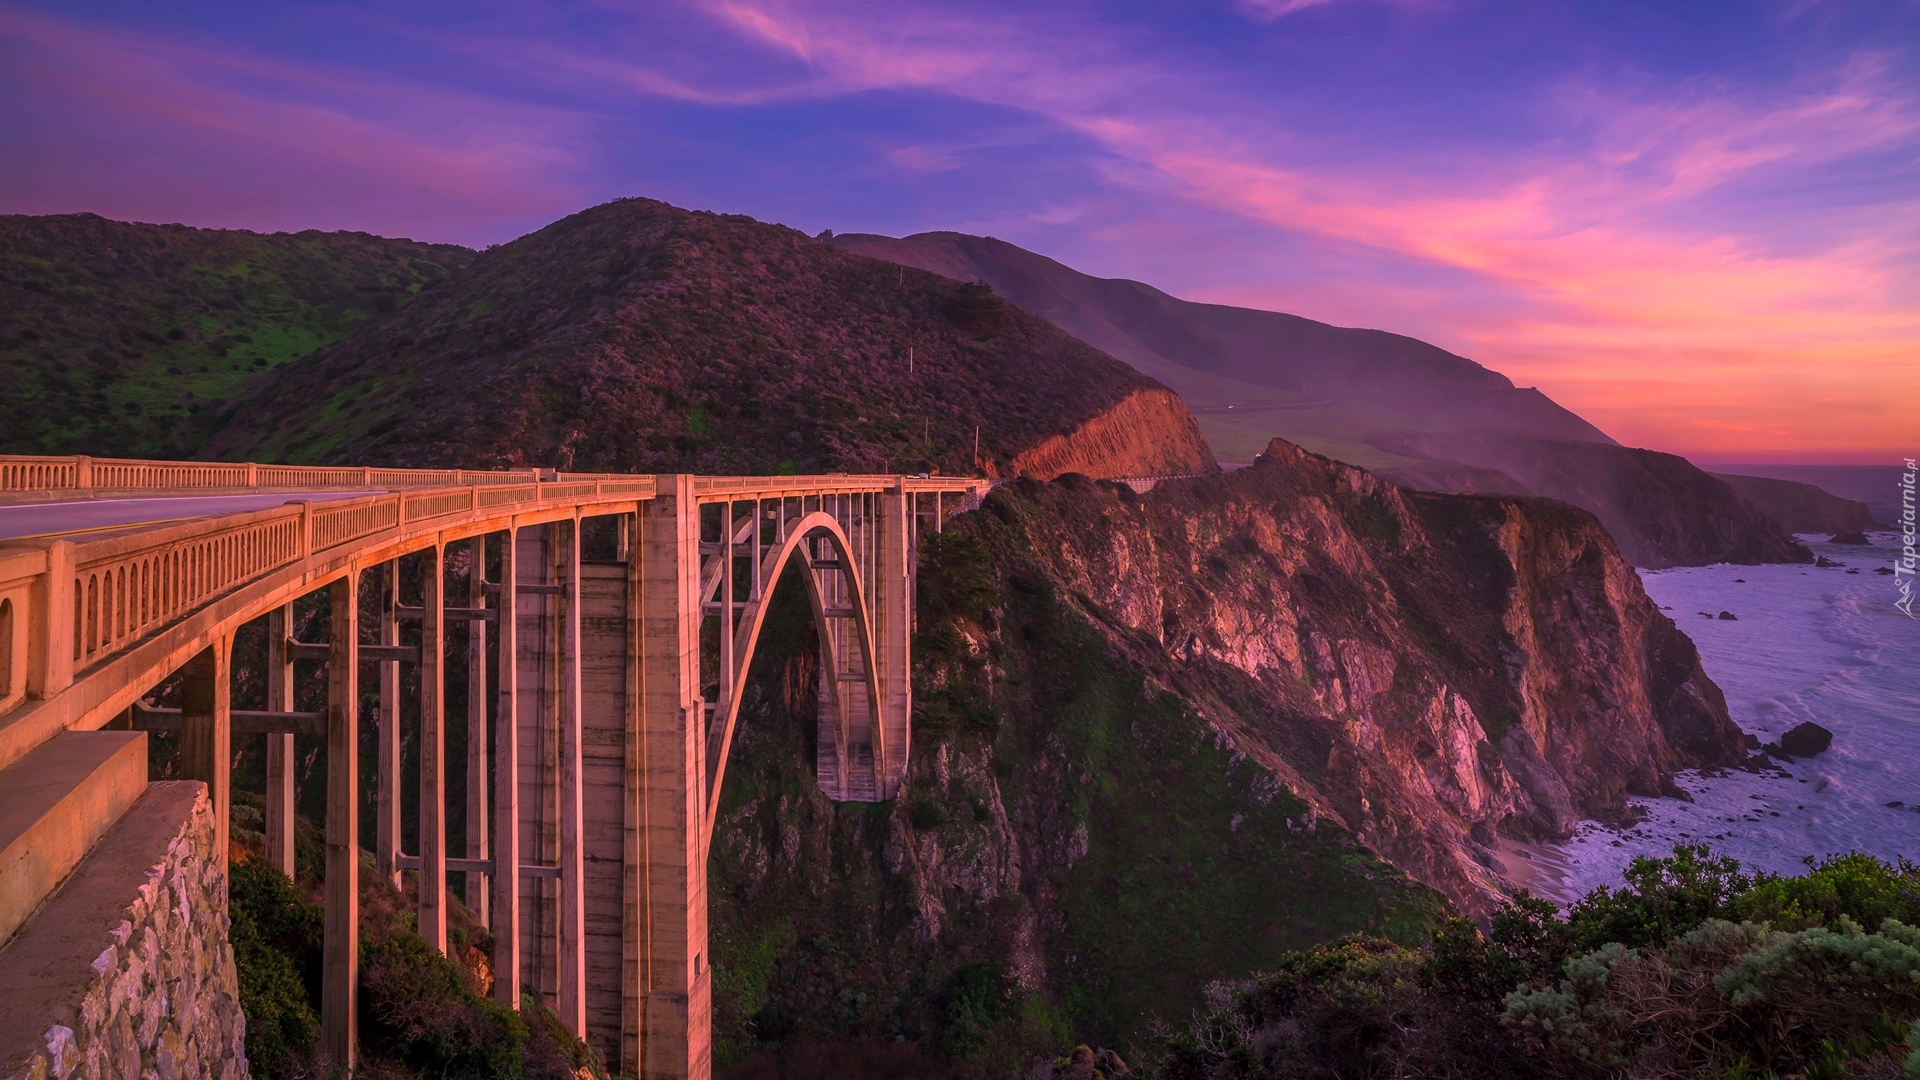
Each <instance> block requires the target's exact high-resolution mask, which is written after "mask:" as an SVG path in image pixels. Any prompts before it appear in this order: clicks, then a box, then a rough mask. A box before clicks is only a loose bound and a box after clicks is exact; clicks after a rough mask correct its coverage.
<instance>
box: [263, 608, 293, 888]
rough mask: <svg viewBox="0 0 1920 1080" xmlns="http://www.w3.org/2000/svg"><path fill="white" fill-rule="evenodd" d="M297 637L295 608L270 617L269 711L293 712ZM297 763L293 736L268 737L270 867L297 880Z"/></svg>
mask: <svg viewBox="0 0 1920 1080" xmlns="http://www.w3.org/2000/svg"><path fill="white" fill-rule="evenodd" d="M292 636H293V605H292V604H283V605H281V606H279V607H277V608H274V609H273V610H272V611H270V612H268V613H267V708H268V709H269V710H270V711H274V712H292V711H293V656H292V653H291V652H289V651H288V649H287V639H288V638H290V637H292ZM294 795H295V791H294V762H293V736H292V735H291V734H290V733H287V732H275V733H272V734H270V735H268V736H267V800H266V814H265V817H266V822H265V828H266V834H267V852H266V855H267V863H268V865H270V866H272V867H273V868H274V869H275V870H278V871H280V872H281V873H283V874H285V875H287V876H288V877H290V878H291V877H293V876H294V861H293V832H294Z"/></svg>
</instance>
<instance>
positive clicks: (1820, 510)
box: [1713, 473, 1878, 533]
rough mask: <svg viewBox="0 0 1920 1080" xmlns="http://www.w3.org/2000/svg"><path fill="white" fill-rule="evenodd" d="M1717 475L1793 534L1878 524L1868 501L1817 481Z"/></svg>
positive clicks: (1848, 530) (1850, 530)
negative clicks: (1838, 492)
mask: <svg viewBox="0 0 1920 1080" xmlns="http://www.w3.org/2000/svg"><path fill="white" fill-rule="evenodd" d="M1713 477H1714V479H1716V480H1721V481H1724V482H1725V483H1726V485H1727V486H1728V487H1731V488H1732V489H1733V490H1735V491H1737V492H1739V493H1740V494H1741V495H1742V496H1743V497H1745V498H1746V499H1747V501H1749V502H1751V503H1753V505H1755V506H1758V507H1759V508H1760V509H1761V510H1764V511H1766V514H1767V516H1768V517H1770V518H1772V519H1773V520H1775V521H1777V522H1779V523H1780V525H1781V527H1782V528H1784V529H1786V530H1787V531H1788V532H1790V533H1843V532H1858V531H1860V530H1862V529H1871V528H1873V527H1875V525H1876V524H1878V523H1877V522H1875V521H1874V520H1873V511H1872V510H1871V509H1869V508H1868V507H1867V504H1866V503H1863V502H1857V501H1855V500H1853V499H1843V498H1841V497H1840V496H1838V495H1834V494H1830V493H1829V492H1827V491H1825V490H1824V489H1822V488H1819V487H1816V486H1814V485H1813V484H1802V483H1800V482H1799V481H1797V480H1775V479H1772V478H1771V477H1765V476H1737V475H1735V474H1733V473H1714V474H1713Z"/></svg>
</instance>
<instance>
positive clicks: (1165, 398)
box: [1008, 389, 1220, 479]
mask: <svg viewBox="0 0 1920 1080" xmlns="http://www.w3.org/2000/svg"><path fill="white" fill-rule="evenodd" d="M1219 468H1220V465H1219V463H1218V462H1216V461H1214V460H1213V452H1212V451H1210V450H1208V449H1207V441H1206V439H1205V437H1203V436H1202V435H1201V434H1200V425H1199V424H1198V423H1197V422H1195V420H1194V417H1193V413H1192V412H1191V411H1189V410H1188V409H1187V406H1186V404H1185V403H1184V402H1182V401H1181V400H1180V396H1179V395H1178V394H1175V393H1174V392H1173V391H1171V390H1161V389H1153V390H1137V391H1135V392H1134V393H1132V394H1129V395H1127V397H1125V398H1124V399H1122V400H1121V401H1120V402H1119V404H1117V405H1114V406H1113V407H1112V408H1110V409H1108V410H1107V411H1106V412H1103V413H1101V414H1100V415H1098V416H1095V417H1094V418H1092V419H1091V420H1088V421H1087V422H1086V423H1084V424H1081V425H1080V426H1079V427H1077V428H1075V429H1074V430H1072V431H1070V432H1068V433H1066V434H1064V435H1055V436H1053V437H1051V438H1049V439H1047V440H1045V441H1044V442H1042V443H1041V444H1040V445H1038V446H1036V447H1034V448H1033V449H1031V450H1024V451H1022V452H1020V453H1018V454H1016V455H1014V458H1013V465H1012V467H1011V468H1010V469H1009V470H1008V471H1009V472H1010V474H1011V475H1013V476H1031V477H1034V478H1036V479H1052V478H1053V477H1056V476H1061V475H1063V474H1065V473H1070V472H1074V473H1083V474H1085V475H1087V476H1136V477H1138V476H1193V475H1196V474H1200V473H1211V472H1217V471H1219Z"/></svg>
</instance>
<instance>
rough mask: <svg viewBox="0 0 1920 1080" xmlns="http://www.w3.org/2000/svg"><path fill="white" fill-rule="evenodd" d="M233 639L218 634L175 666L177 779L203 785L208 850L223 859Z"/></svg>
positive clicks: (229, 810)
mask: <svg viewBox="0 0 1920 1080" xmlns="http://www.w3.org/2000/svg"><path fill="white" fill-rule="evenodd" d="M232 651H233V638H232V637H231V636H229V635H224V634H223V635H221V636H220V637H218V638H216V639H215V640H214V642H213V644H211V645H209V646H207V647H206V648H205V649H202V650H201V651H200V652H199V654H197V655H196V656H194V658H193V659H191V660H189V661H187V663H186V666H185V667H183V668H182V669H181V680H180V778H181V779H182V780H199V781H201V782H203V783H205V784H206V785H207V798H208V801H209V802H211V803H212V804H213V851H214V855H215V857H216V858H219V859H221V860H222V861H223V862H224V861H225V860H226V858H227V829H228V825H229V822H230V820H231V819H232V816H233V720H232V717H233V672H232V661H233V656H232Z"/></svg>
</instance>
